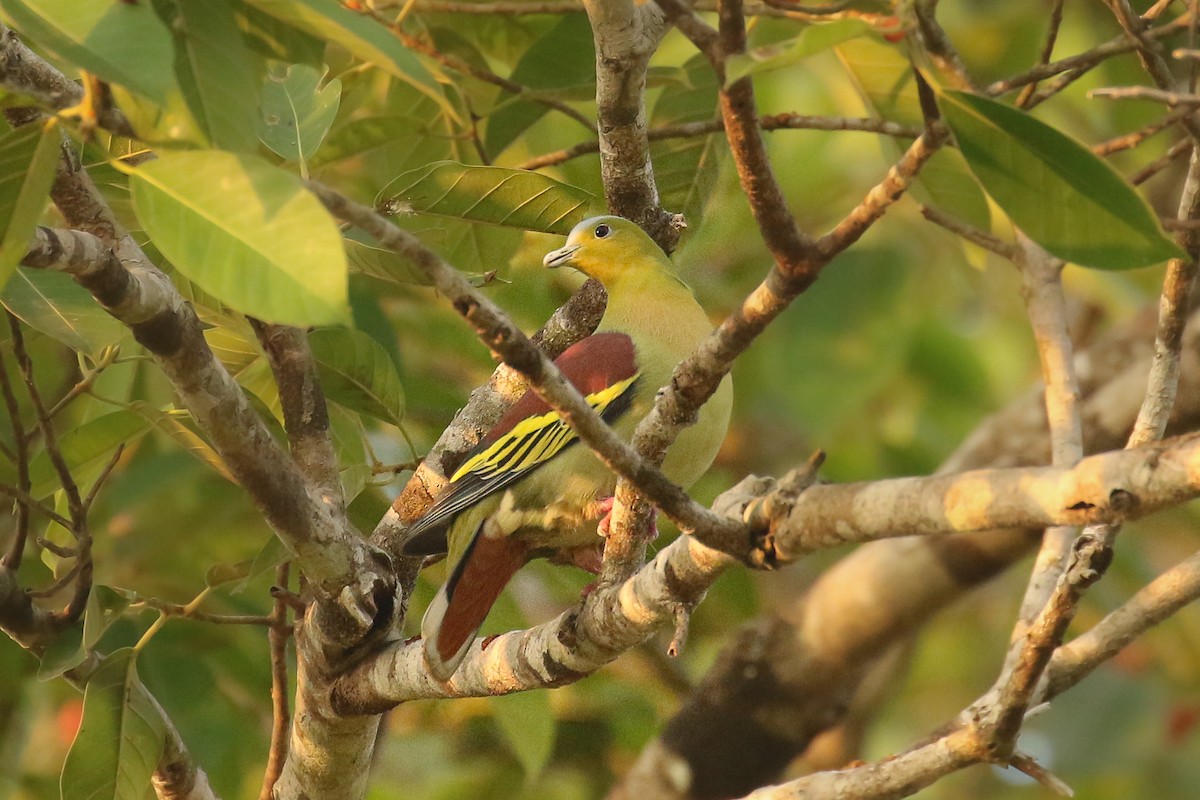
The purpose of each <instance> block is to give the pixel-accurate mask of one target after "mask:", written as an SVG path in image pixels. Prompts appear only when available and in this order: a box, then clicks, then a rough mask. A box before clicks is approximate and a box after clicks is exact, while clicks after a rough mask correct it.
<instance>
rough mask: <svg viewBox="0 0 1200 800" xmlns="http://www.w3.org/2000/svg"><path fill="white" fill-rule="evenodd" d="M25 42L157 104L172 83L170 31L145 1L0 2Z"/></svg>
mask: <svg viewBox="0 0 1200 800" xmlns="http://www.w3.org/2000/svg"><path fill="white" fill-rule="evenodd" d="M0 9H3V10H4V11H5V12H6V13H7V14H8V16H9V18H10V19H11V20H12V22H13V26H14V27H15V28H16V29H17V30H18V31H20V32H21V33H22V34H24V35H25V36H26V37H27V38H28V39H29V41H32V42H37V44H38V45H39V46H40V47H43V48H45V49H46V50H49V51H50V52H51V53H53V54H54V55H56V56H58V57H59V58H61V59H63V60H64V61H68V62H70V63H72V64H75V65H76V66H78V67H80V68H81V69H85V70H87V71H88V72H93V73H95V74H96V75H98V76H100V77H101V78H103V79H104V80H106V81H109V82H110V83H116V84H120V85H121V86H124V87H125V88H127V89H130V90H132V91H134V92H137V93H139V94H142V95H145V96H146V97H148V98H150V99H151V100H154V101H157V102H162V101H163V100H165V99H166V96H167V94H168V93H169V92H170V91H171V89H172V88H174V86H175V73H174V71H173V70H172V64H173V62H174V59H175V53H174V47H173V46H172V44H171V32H170V31H169V30H168V29H167V26H166V25H165V24H164V23H163V21H162V20H160V19H159V18H158V16H156V15H155V13H154V9H153V7H152V6H151V5H150V3H149V2H143V3H122V2H113V0H0Z"/></svg>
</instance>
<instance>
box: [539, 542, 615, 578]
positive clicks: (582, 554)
mask: <svg viewBox="0 0 1200 800" xmlns="http://www.w3.org/2000/svg"><path fill="white" fill-rule="evenodd" d="M603 558H604V547H603V545H584V546H583V547H572V548H570V549H565V550H559V551H558V552H557V553H555V554H554V556H552V557H551V559H550V561H552V562H553V563H555V564H570V565H571V566H575V567H579V568H580V569H583V570H587V571H588V572H590V573H592V574H593V575H599V574H600V565H601V563H602V561H603Z"/></svg>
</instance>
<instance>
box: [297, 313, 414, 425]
mask: <svg viewBox="0 0 1200 800" xmlns="http://www.w3.org/2000/svg"><path fill="white" fill-rule="evenodd" d="M308 344H309V347H311V348H312V353H313V357H314V358H315V359H316V361H317V373H318V375H319V377H320V379H321V388H322V390H324V392H325V396H326V397H328V398H329V399H330V400H332V401H334V402H335V403H338V404H339V405H343V406H345V407H346V408H349V409H351V410H353V411H357V412H359V413H361V414H368V415H370V416H372V417H375V418H376V419H381V420H383V421H384V422H388V423H391V424H392V425H399V424H400V420H401V418H402V417H403V416H404V389H403V387H401V385H400V376H399V374H397V372H396V366H395V365H394V364H393V363H392V360H391V359H390V358H388V354H387V351H386V350H384V349H383V346H382V345H380V344H379V343H378V342H376V341H375V340H374V339H372V338H371V337H370V336H367V335H366V334H365V333H360V332H358V331H353V330H347V329H345V328H324V329H322V330H316V331H313V332H312V333H310V334H309V335H308Z"/></svg>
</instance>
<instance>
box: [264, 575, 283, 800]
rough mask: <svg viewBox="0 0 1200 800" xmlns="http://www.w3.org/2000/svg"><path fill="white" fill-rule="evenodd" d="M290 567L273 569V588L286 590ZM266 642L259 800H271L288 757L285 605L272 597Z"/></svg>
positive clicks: (279, 598) (278, 597)
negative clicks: (266, 720) (266, 711)
mask: <svg viewBox="0 0 1200 800" xmlns="http://www.w3.org/2000/svg"><path fill="white" fill-rule="evenodd" d="M289 573H290V564H289V563H288V562H286V561H285V562H283V563H282V564H280V565H279V566H277V567H276V568H275V584H276V585H277V586H281V587H283V588H285V589H286V588H287V585H288V577H289ZM268 619H269V620H270V625H271V627H270V628H268V629H267V642H268V646H269V647H270V651H271V745H270V747H269V748H268V750H267V768H266V770H264V772H263V782H262V789H261V791H260V792H259V794H258V797H259V800H271V798H272V789H273V788H274V787H275V782H276V781H277V780H279V775H280V773H281V772H282V771H283V763H284V761H285V760H286V759H287V754H288V731H289V729H290V727H291V712H290V710H289V708H288V664H287V645H288V639H289V638H290V630H289V627H288V604H287V602H286V601H285V600H284V599H283V597H282V596H276V597H275V600H274V604H273V605H272V608H271V615H270V617H268Z"/></svg>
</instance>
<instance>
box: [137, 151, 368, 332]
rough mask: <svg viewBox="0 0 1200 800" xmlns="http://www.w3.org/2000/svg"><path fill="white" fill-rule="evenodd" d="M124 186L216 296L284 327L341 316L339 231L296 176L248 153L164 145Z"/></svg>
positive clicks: (158, 239)
mask: <svg viewBox="0 0 1200 800" xmlns="http://www.w3.org/2000/svg"><path fill="white" fill-rule="evenodd" d="M130 188H131V189H132V191H133V206H134V210H135V211H136V212H137V216H138V219H139V220H140V221H141V223H142V226H143V227H144V228H145V230H146V232H147V233H149V234H150V236H151V237H152V238H153V239H154V243H155V244H156V245H157V246H158V248H159V249H160V250H161V251H162V252H163V254H164V255H165V256H166V257H167V258H169V259H170V260H171V263H172V264H174V265H175V267H176V269H178V270H179V271H180V272H182V273H183V274H184V275H186V276H187V277H188V278H189V279H191V280H193V281H195V282H196V283H197V284H198V285H199V286H200V288H202V289H204V290H205V291H206V292H208V293H210V294H212V295H213V296H214V297H216V298H217V299H218V300H220V301H221V302H223V303H228V304H229V305H230V306H232V307H234V308H236V309H238V310H239V311H242V312H244V313H246V314H250V315H252V316H255V317H258V318H259V319H262V320H264V321H267V322H278V323H284V324H288V325H329V324H334V323H338V322H342V321H344V320H345V319H347V317H348V310H349V306H348V303H349V301H348V299H347V289H346V272H347V270H346V256H345V253H344V252H343V251H342V237H341V234H340V233H339V232H338V229H337V226H336V225H335V224H334V222H333V218H332V217H330V216H329V214H328V213H326V211H325V209H324V208H323V207H322V206H321V204H320V203H319V202H317V200H316V198H314V197H313V196H312V195H311V194H309V193H308V192H307V191H305V189H304V187H303V186H302V185H301V183H300V181H299V179H298V178H296V177H295V176H293V175H289V174H288V173H287V172H285V171H283V170H281V169H278V168H276V167H273V166H271V165H270V164H268V163H266V162H265V161H263V160H261V159H259V158H257V157H254V156H249V155H238V154H234V153H224V152H217V151H194V152H186V153H183V152H181V153H162V154H160V156H159V158H158V159H157V160H155V161H151V162H147V163H145V164H143V165H142V166H140V167H139V168H138V169H137V170H136V171H135V172H134V173H133V177H132V179H131V180H130Z"/></svg>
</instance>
